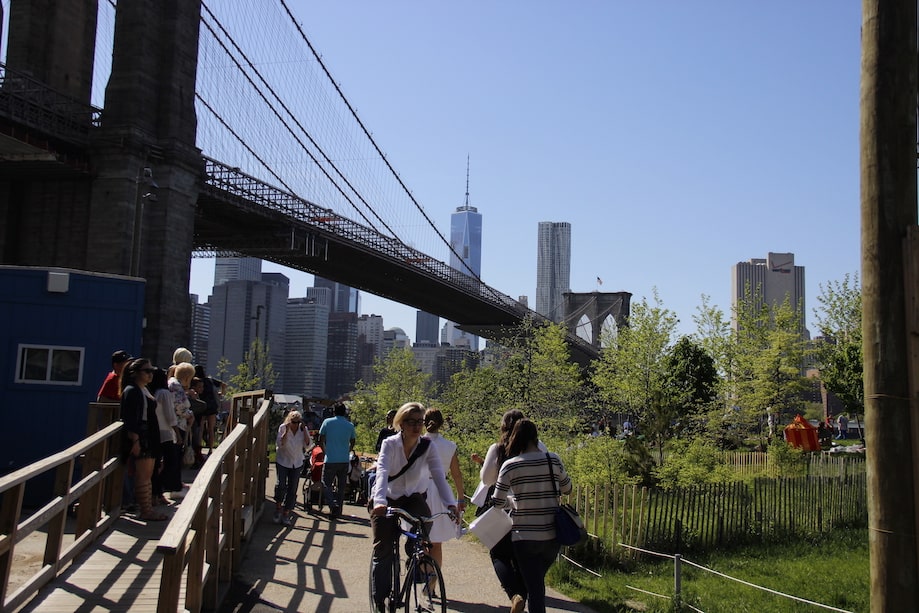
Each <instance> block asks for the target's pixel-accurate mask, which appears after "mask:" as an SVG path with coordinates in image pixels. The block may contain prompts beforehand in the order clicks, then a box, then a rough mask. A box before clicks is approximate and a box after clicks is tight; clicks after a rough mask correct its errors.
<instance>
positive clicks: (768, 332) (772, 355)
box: [728, 291, 808, 442]
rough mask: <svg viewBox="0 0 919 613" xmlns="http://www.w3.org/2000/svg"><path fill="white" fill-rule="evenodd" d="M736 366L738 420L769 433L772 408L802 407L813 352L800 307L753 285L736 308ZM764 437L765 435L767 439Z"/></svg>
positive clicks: (733, 388)
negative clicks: (766, 297) (772, 300)
mask: <svg viewBox="0 0 919 613" xmlns="http://www.w3.org/2000/svg"><path fill="white" fill-rule="evenodd" d="M734 316H735V318H736V321H737V326H736V331H735V334H734V357H733V364H732V365H733V370H732V371H731V372H730V373H729V374H728V379H729V382H728V384H729V385H730V393H731V399H732V400H733V401H734V403H735V404H736V406H737V407H739V412H738V413H736V415H735V417H736V418H737V419H738V422H739V423H738V424H737V425H740V426H741V427H743V428H744V429H745V430H746V431H748V432H751V433H752V432H758V433H759V434H760V435H761V437H762V435H763V434H764V431H763V427H762V426H763V424H764V423H765V422H766V419H767V416H768V414H769V413H770V412H785V411H787V412H801V406H802V396H801V392H802V391H803V390H804V389H805V387H806V379H805V378H804V363H805V358H806V356H807V353H808V349H807V343H806V341H805V339H804V337H803V335H802V330H803V327H802V325H801V316H800V312H799V309H796V308H794V307H792V305H791V304H790V302H789V300H788V299H787V298H786V299H785V300H784V301H783V302H782V303H781V304H772V305H770V304H768V303H766V302H765V301H763V300H761V299H759V297H758V296H757V295H756V294H755V293H752V292H750V291H747V292H746V293H745V296H744V298H743V299H742V300H740V301H739V302H738V305H737V307H736V308H735V313H734ZM763 442H764V441H763Z"/></svg>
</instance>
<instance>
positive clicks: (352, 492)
mask: <svg viewBox="0 0 919 613" xmlns="http://www.w3.org/2000/svg"><path fill="white" fill-rule="evenodd" d="M350 460H351V461H350V467H349V469H348V488H347V491H346V493H345V500H347V502H350V503H351V504H366V503H367V496H366V490H365V489H364V488H363V471H362V470H361V459H360V458H359V457H358V455H357V454H356V453H354V452H353V451H352V452H351V458H350Z"/></svg>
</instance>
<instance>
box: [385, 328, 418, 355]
mask: <svg viewBox="0 0 919 613" xmlns="http://www.w3.org/2000/svg"><path fill="white" fill-rule="evenodd" d="M411 346H412V343H411V339H409V337H408V335H407V334H406V333H405V330H403V329H402V328H390V329H389V330H384V331H383V356H384V357H385V356H387V355H389V352H390V351H392V350H393V349H405V348H407V347H408V348H411Z"/></svg>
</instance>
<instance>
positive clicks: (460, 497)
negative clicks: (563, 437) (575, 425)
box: [370, 402, 571, 613]
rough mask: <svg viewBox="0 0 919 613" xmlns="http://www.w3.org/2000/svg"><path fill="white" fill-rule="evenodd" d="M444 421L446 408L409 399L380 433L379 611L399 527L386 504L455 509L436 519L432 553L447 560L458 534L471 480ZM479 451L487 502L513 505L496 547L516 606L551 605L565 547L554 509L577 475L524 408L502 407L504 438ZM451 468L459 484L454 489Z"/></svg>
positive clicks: (539, 610)
mask: <svg viewBox="0 0 919 613" xmlns="http://www.w3.org/2000/svg"><path fill="white" fill-rule="evenodd" d="M443 423H444V420H443V415H442V414H441V412H440V410H438V409H434V408H429V409H425V407H424V406H423V405H421V404H420V403H417V402H409V403H406V404H404V405H402V407H400V408H399V410H398V411H397V412H396V413H395V416H394V418H393V420H392V428H391V430H392V432H393V433H392V434H389V435H388V436H382V435H381V439H382V440H381V441H379V443H378V444H379V457H378V458H377V467H376V479H375V481H374V485H373V489H372V491H371V494H370V497H371V504H370V524H371V529H372V531H373V556H372V560H371V577H372V586H373V587H372V596H373V600H374V605H375V607H376V609H377V610H378V611H385V610H386V603H385V597H386V594H388V592H389V586H390V585H391V583H392V577H391V573H392V562H391V556H392V555H393V544H394V542H395V540H396V539H398V537H399V534H400V531H399V526H398V520H397V519H396V518H393V517H389V516H387V507H398V508H402V509H404V510H406V511H407V512H409V513H411V514H412V515H415V516H420V517H429V516H431V515H435V514H437V513H439V512H441V511H449V512H450V514H451V515H450V516H449V517H448V516H446V515H441V516H439V517H438V518H436V519H435V520H434V521H433V522H432V523H431V524H430V525H429V535H430V540H431V542H432V544H433V546H432V551H431V555H432V557H434V558H435V560H437V562H438V564H440V565H441V566H442V565H443V553H442V545H441V543H443V542H444V541H446V540H449V539H450V538H454V537H455V536H457V535H458V524H459V522H460V520H461V514H462V511H463V509H464V507H465V502H464V499H465V493H464V485H463V479H462V474H461V472H460V468H459V461H458V457H457V448H456V444H455V443H453V442H452V441H449V440H447V439H446V438H444V437H443V436H442V435H441V434H440V429H441V427H442V426H443ZM387 425H388V424H387ZM422 426H423V427H424V428H425V430H426V432H427V434H426V435H425V436H422V434H423V433H422ZM425 441H429V442H425ZM472 458H473V460H474V461H476V462H478V463H479V464H481V468H480V471H479V477H480V479H481V481H482V484H483V486H486V487H489V488H490V491H489V497H488V500H487V502H486V506H485V507H483V509H484V508H487V507H488V506H498V507H501V508H508V509H510V515H511V519H512V521H513V526H512V528H511V531H510V532H509V533H508V534H507V536H505V538H504V539H503V540H502V541H501V542H499V543H498V544H497V545H495V547H493V548H492V549H491V550H490V552H489V553H490V557H491V560H492V565H493V567H494V570H495V573H496V575H497V577H498V580H499V582H500V583H501V587H502V589H504V591H505V593H506V594H507V596H508V598H509V599H510V602H511V608H510V610H511V613H522V611H523V609H524V607H525V606H527V603H528V604H529V611H530V613H544V612H545V609H546V604H545V594H546V586H545V577H546V573H547V572H548V570H549V567H550V566H551V565H552V563H553V562H554V561H555V558H556V556H557V555H558V552H559V547H560V546H559V544H558V543H557V542H556V540H555V523H554V518H555V509H556V508H557V507H558V505H559V500H558V495H559V493H561V494H567V493H569V492H570V491H571V479H570V478H569V477H568V474H567V472H566V471H565V468H564V466H563V465H562V463H561V461H560V460H559V458H558V456H557V455H555V454H554V453H551V452H548V451H547V449H546V447H545V445H543V444H542V443H541V442H540V441H539V435H538V431H537V427H536V424H535V423H533V422H532V421H530V420H528V419H526V418H525V417H524V415H523V413H522V412H521V411H519V410H511V411H508V412H507V413H505V414H504V415H503V417H502V421H501V432H500V438H499V440H498V441H497V442H496V443H494V444H493V445H491V446H490V447H489V449H488V452H487V453H486V455H485V458H484V459H483V458H482V457H481V456H479V455H478V454H473V455H472ZM448 473H449V474H450V476H451V477H452V478H453V482H454V484H455V486H456V495H455V496H454V493H453V490H452V489H451V488H450V485H449V483H448V482H447V474H448Z"/></svg>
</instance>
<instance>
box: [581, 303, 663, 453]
mask: <svg viewBox="0 0 919 613" xmlns="http://www.w3.org/2000/svg"><path fill="white" fill-rule="evenodd" d="M677 323H679V320H678V319H677V316H676V314H675V313H673V312H672V311H670V310H669V309H666V308H664V307H663V305H662V303H661V300H660V297H659V296H658V293H657V290H656V289H655V290H654V305H650V304H648V301H647V299H646V298H642V300H641V302H639V303H637V304H633V305H632V313H631V315H630V317H629V323H628V326H627V327H624V328H622V329H620V330H619V333H618V336H617V338H616V339H615V340H614V341H611V342H610V344H609V346H608V347H607V349H606V350H605V351H604V352H603V353H602V354H601V356H600V359H599V360H598V361H597V363H596V365H595V368H594V372H593V376H592V380H593V383H594V385H595V386H596V388H597V391H598V394H599V396H600V398H601V399H602V400H603V401H604V402H605V403H607V405H608V406H611V407H618V408H621V409H622V410H624V411H625V412H627V413H629V414H630V415H632V416H634V417H635V418H636V421H637V426H638V427H639V428H640V429H641V431H642V432H643V433H644V434H645V436H647V437H648V439H649V440H651V441H653V442H655V443H656V444H657V447H658V455H659V456H662V453H663V442H664V438H665V436H666V432H667V429H668V428H669V423H670V418H669V413H670V408H669V406H668V403H667V400H666V397H667V391H666V389H665V388H666V387H667V383H668V364H667V355H668V352H669V350H670V346H671V344H672V342H673V335H674V333H675V330H676V326H677Z"/></svg>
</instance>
